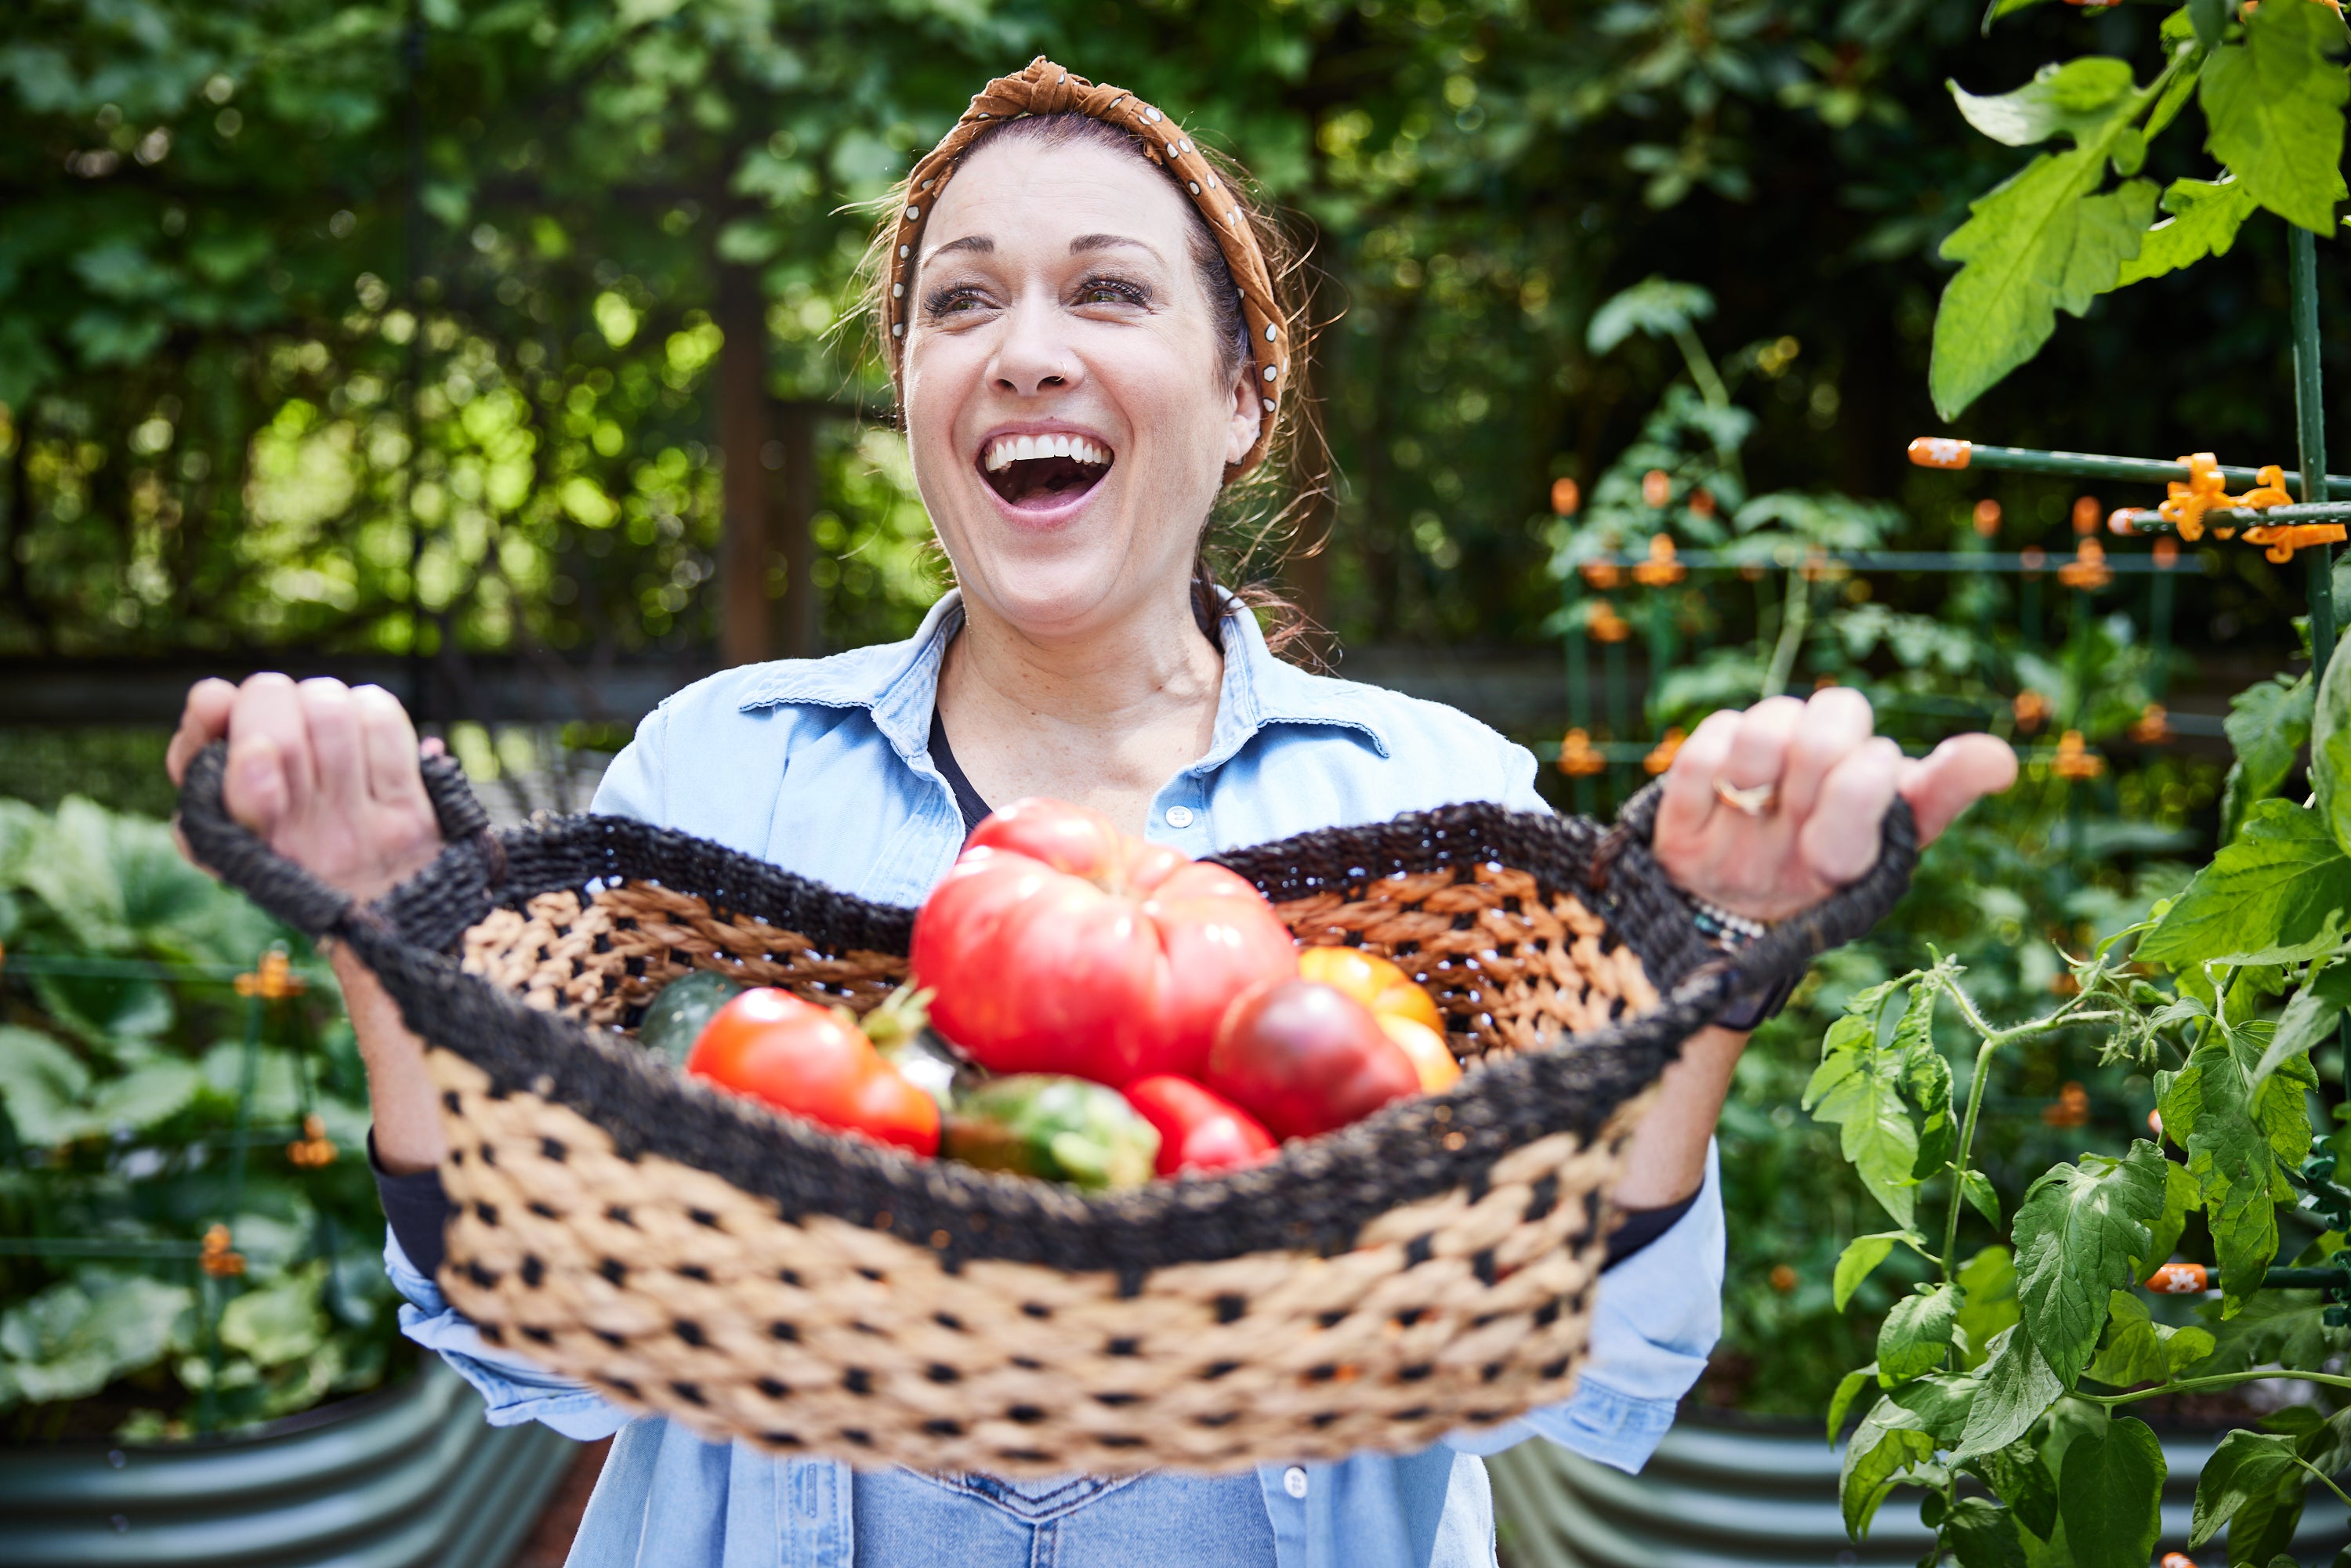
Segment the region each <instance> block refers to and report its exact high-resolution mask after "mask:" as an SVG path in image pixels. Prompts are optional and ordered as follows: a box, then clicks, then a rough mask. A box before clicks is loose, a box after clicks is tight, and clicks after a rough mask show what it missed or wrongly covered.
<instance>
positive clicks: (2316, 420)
mask: <svg viewBox="0 0 2351 1568" xmlns="http://www.w3.org/2000/svg"><path fill="white" fill-rule="evenodd" d="M2286 265H2287V270H2288V273H2289V275H2290V279H2291V282H2292V285H2293V293H2294V444H2295V446H2296V447H2297V451H2296V453H2295V455H2296V456H2297V457H2298V458H2299V459H2300V460H2301V463H2302V474H2309V475H2325V473H2326V409H2325V402H2323V401H2322V393H2321V391H2320V387H2319V362H2318V246H2317V242H2316V239H2315V237H2314V235H2312V234H2311V232H2310V231H2309V230H2308V229H2306V228H2304V227H2303V226H2302V225H2299V224H2289V225H2286ZM2295 478H2296V479H2297V480H2300V479H2301V475H2299V474H2298V475H2296V476H2295ZM2298 488H2299V489H2300V490H2301V492H2302V499H2303V502H2304V505H2308V504H2310V503H2312V502H2315V501H2325V500H2330V499H2332V498H2333V497H2332V495H2331V492H2332V491H2333V489H2334V484H2333V481H2332V480H2331V479H2321V480H2319V481H2318V482H2316V483H2311V482H2309V481H2303V482H2302V483H2301V484H2300V485H2299V486H2298ZM2332 554H2333V552H2332V551H2330V550H2328V549H2326V548H2325V546H2323V545H2322V546H2319V547H2317V548H2315V549H2311V550H2309V551H2307V552H2305V553H2304V556H2303V563H2304V572H2305V573H2306V574H2307V582H2308V585H2309V586H2308V590H2307V591H2308V593H2309V596H2310V669H2311V684H2312V685H2317V683H2318V677H2320V676H2322V675H2324V674H2325V673H2326V665H2327V661H2329V660H2330V659H2332V658H2334V656H2335V584H2334V565H2335V563H2334V561H2333V560H2332V559H2329V558H2330V557H2331V555H2332Z"/></svg>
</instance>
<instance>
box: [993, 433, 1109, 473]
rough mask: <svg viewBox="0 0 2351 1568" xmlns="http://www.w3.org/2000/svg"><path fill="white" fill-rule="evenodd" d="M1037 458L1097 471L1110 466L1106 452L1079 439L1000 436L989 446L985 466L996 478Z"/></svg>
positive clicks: (1067, 436)
mask: <svg viewBox="0 0 2351 1568" xmlns="http://www.w3.org/2000/svg"><path fill="white" fill-rule="evenodd" d="M1040 457H1067V458H1071V459H1072V460H1074V461H1076V462H1079V463H1084V464H1089V465H1092V466H1094V467H1097V468H1100V467H1102V466H1105V465H1108V464H1109V462H1110V454H1109V453H1108V452H1106V451H1104V450H1103V449H1102V447H1100V446H1098V445H1096V444H1094V443H1092V442H1091V441H1089V440H1087V439H1086V438H1085V437H1084V436H1082V435H1059V434H1051V435H1017V436H1016V435H1003V436H998V438H997V439H996V440H994V441H992V442H990V443H989V444H988V447H987V460H986V463H985V465H984V466H985V467H986V468H987V471H988V472H989V473H990V474H998V473H1001V472H1003V471H1004V470H1005V469H1007V468H1009V467H1011V466H1012V465H1014V464H1015V463H1026V462H1029V461H1032V460H1034V459H1036V458H1040Z"/></svg>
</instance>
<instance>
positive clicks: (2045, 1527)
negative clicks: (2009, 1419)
mask: <svg viewBox="0 0 2351 1568" xmlns="http://www.w3.org/2000/svg"><path fill="white" fill-rule="evenodd" d="M1962 1468H1963V1469H1968V1470H1970V1471H1972V1472H1974V1474H1975V1476H1976V1477H1977V1479H1980V1480H1981V1481H1982V1482H1983V1484H1984V1485H1986V1486H1988V1487H1990V1488H1991V1490H1993V1491H1995V1492H1997V1493H1999V1494H2000V1500H2001V1501H2002V1502H2004V1503H2006V1504H2008V1506H2009V1509H2010V1511H2011V1512H2013V1513H2014V1514H2015V1515H2016V1521H2017V1522H2018V1523H2019V1524H2021V1525H2022V1526H2023V1527H2024V1528H2025V1529H2027V1530H2029V1531H2032V1533H2033V1534H2035V1535H2037V1536H2040V1537H2042V1538H2043V1540H2046V1539H2047V1538H2048V1536H2049V1535H2050V1533H2051V1532H2052V1531H2054V1530H2055V1529H2056V1528H2057V1478H2056V1477H2055V1476H2053V1475H2052V1474H2051V1473H2050V1470H2049V1466H2048V1463H2047V1461H2046V1460H2045V1459H2044V1458H2043V1457H2042V1453H2041V1449H2040V1448H2039V1447H2037V1446H2036V1445H2034V1444H2032V1443H2030V1442H2021V1443H2011V1444H2010V1445H2009V1446H2008V1447H2006V1448H1994V1449H1993V1450H1992V1451H1991V1452H1990V1453H1988V1454H1980V1455H1978V1456H1977V1457H1976V1458H1973V1459H1970V1460H1969V1461H1968V1463H1967V1464H1966V1465H1965V1466H1963V1467H1962Z"/></svg>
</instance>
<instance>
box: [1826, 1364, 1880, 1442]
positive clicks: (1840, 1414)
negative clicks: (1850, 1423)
mask: <svg viewBox="0 0 2351 1568" xmlns="http://www.w3.org/2000/svg"><path fill="white" fill-rule="evenodd" d="M1876 1385H1877V1363H1876V1362H1874V1361H1873V1362H1871V1363H1870V1364H1868V1365H1867V1366H1856V1367H1855V1368H1854V1369H1853V1370H1852V1371H1851V1372H1848V1373H1846V1374H1845V1375H1844V1376H1843V1377H1841V1378H1839V1379H1837V1385H1836V1392H1835V1393H1834V1394H1833V1395H1831V1396H1829V1447H1830V1448H1835V1447H1836V1440H1837V1433H1838V1432H1839V1431H1840V1430H1842V1429H1843V1428H1844V1418H1845V1416H1846V1414H1847V1413H1848V1412H1849V1411H1851V1410H1852V1409H1853V1402H1854V1401H1855V1399H1858V1398H1860V1397H1861V1391H1862V1390H1863V1389H1865V1388H1874V1387H1876Z"/></svg>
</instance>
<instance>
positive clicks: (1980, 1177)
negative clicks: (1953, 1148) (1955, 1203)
mask: <svg viewBox="0 0 2351 1568" xmlns="http://www.w3.org/2000/svg"><path fill="white" fill-rule="evenodd" d="M1959 1194H1960V1196H1961V1197H1965V1198H1966V1199H1967V1200H1968V1203H1969V1205H1970V1207H1973V1208H1974V1209H1975V1211H1976V1212H1977V1213H1978V1214H1980V1215H1982V1216H1983V1217H1984V1219H1985V1220H1986V1221H1987V1222H1988V1223H1989V1224H1991V1225H1992V1226H1993V1227H1994V1228H1997V1227H1998V1226H1999V1224H2000V1194H1999V1193H1998V1192H1996V1191H1994V1190H1993V1188H1992V1185H1991V1177H1990V1176H1986V1175H1984V1174H1983V1172H1981V1171H1979V1170H1970V1171H1965V1172H1962V1173H1961V1175H1960V1176H1959Z"/></svg>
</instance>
